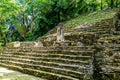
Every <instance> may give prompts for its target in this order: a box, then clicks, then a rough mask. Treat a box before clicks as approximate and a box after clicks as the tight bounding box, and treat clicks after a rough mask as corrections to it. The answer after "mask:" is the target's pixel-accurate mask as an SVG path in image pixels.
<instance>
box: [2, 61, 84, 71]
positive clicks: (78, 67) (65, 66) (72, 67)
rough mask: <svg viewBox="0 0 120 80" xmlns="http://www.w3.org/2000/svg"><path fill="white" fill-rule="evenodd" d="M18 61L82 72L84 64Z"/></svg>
mask: <svg viewBox="0 0 120 80" xmlns="http://www.w3.org/2000/svg"><path fill="white" fill-rule="evenodd" d="M0 62H1V63H7V62H8V63H9V62H16V63H17V61H11V60H1V61H0ZM19 63H27V64H32V65H43V66H50V67H56V68H63V69H69V70H74V71H80V72H83V70H85V66H81V65H75V64H63V63H56V62H47V61H39V64H33V63H32V62H30V61H26V62H21V61H19Z"/></svg>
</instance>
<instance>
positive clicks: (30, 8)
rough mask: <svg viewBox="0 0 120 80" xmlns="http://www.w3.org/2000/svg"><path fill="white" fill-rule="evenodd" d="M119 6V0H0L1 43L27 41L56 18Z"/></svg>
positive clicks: (71, 16)
mask: <svg viewBox="0 0 120 80" xmlns="http://www.w3.org/2000/svg"><path fill="white" fill-rule="evenodd" d="M119 6H120V0H0V43H4V44H3V45H5V44H6V42H11V41H30V40H35V39H37V38H38V37H39V36H42V35H44V34H45V33H46V32H48V31H49V30H50V29H52V28H54V27H55V26H56V25H57V24H58V23H59V22H63V21H67V20H69V19H71V18H74V17H77V16H78V15H80V14H83V13H87V12H93V11H98V10H106V9H109V8H116V7H119Z"/></svg>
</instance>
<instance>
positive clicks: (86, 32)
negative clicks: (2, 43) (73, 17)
mask: <svg viewBox="0 0 120 80" xmlns="http://www.w3.org/2000/svg"><path fill="white" fill-rule="evenodd" d="M111 29H113V26H112V19H106V20H102V21H101V22H97V23H95V24H93V25H92V26H89V27H85V28H83V27H82V28H81V27H77V28H73V29H65V39H66V41H63V42H56V32H55V31H56V29H53V30H52V31H51V32H50V33H48V35H46V36H43V37H42V38H40V39H38V40H37V41H38V42H41V43H42V44H43V46H37V47H34V42H27V43H25V42H21V43H20V44H21V45H20V46H19V47H13V44H9V45H7V46H6V47H5V48H4V49H3V50H4V51H3V53H2V54H0V66H4V67H7V68H10V69H13V70H17V71H20V72H23V73H27V74H31V75H34V76H39V77H41V78H44V79H47V80H90V79H91V80H92V79H93V78H94V77H93V76H92V75H93V73H94V68H96V67H95V65H94V63H93V62H94V59H96V60H97V62H98V63H100V64H99V65H98V66H99V67H100V68H101V70H102V71H101V72H100V73H102V74H103V73H104V74H108V75H111V74H112V77H113V78H114V79H115V76H117V73H119V71H120V68H119V65H120V57H119V55H120V54H119V53H120V36H119V34H120V33H119V32H114V33H113V32H111ZM78 43H82V44H83V45H78ZM94 44H96V45H94ZM114 54H115V55H114ZM117 66H118V67H117ZM96 69H98V68H96ZM114 75H115V76H114ZM117 78H118V77H117ZM119 79H120V78H119ZM103 80H104V79H103ZM105 80H106V79H105Z"/></svg>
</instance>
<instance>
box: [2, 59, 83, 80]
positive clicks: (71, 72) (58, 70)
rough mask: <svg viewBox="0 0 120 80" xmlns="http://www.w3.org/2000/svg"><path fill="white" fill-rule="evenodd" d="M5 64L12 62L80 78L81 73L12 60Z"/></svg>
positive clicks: (16, 64) (24, 66)
mask: <svg viewBox="0 0 120 80" xmlns="http://www.w3.org/2000/svg"><path fill="white" fill-rule="evenodd" d="M4 63H5V62H4ZM6 64H12V65H15V66H20V67H23V68H31V69H37V70H42V71H46V72H51V73H56V74H62V75H65V76H71V77H74V78H80V75H81V74H82V72H80V71H79V70H78V71H74V70H70V69H64V68H56V67H51V66H43V65H34V64H27V63H20V62H13V61H8V62H6Z"/></svg>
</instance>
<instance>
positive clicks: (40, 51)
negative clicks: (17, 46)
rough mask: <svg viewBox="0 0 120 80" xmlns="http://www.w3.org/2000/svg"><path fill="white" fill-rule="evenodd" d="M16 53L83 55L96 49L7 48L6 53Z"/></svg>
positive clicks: (89, 53)
mask: <svg viewBox="0 0 120 80" xmlns="http://www.w3.org/2000/svg"><path fill="white" fill-rule="evenodd" d="M9 53H10V54H15V55H23V54H26V55H37V56H40V55H41V54H63V55H76V56H77V55H82V56H91V55H92V54H93V53H94V50H86V51H76V50H62V51H61V50H38V51H37V50H16V51H15V50H14V51H13V50H8V51H7V50H5V51H4V54H9Z"/></svg>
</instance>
